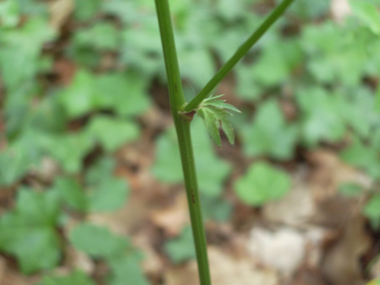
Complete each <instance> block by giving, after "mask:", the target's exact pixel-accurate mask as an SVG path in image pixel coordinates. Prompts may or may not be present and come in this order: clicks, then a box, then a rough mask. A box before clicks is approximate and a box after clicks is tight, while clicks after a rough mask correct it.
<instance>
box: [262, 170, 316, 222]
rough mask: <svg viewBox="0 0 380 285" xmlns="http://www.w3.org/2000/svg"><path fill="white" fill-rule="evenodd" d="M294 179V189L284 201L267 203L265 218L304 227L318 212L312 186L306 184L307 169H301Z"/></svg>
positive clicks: (264, 212) (264, 209) (264, 210)
mask: <svg viewBox="0 0 380 285" xmlns="http://www.w3.org/2000/svg"><path fill="white" fill-rule="evenodd" d="M293 176H294V178H293V185H294V186H293V189H292V190H291V191H290V193H288V194H287V195H286V196H285V197H284V198H283V199H281V200H278V201H274V202H270V203H267V204H266V205H265V206H264V208H263V215H264V218H265V219H266V220H268V221H270V222H275V223H282V224H285V225H289V226H301V225H304V224H305V223H306V222H307V221H309V220H310V218H311V217H312V216H313V215H314V213H315V210H316V205H315V201H314V198H313V195H312V189H311V186H310V185H309V184H308V183H307V182H306V169H305V168H300V169H299V170H298V171H297V173H295V174H294V175H293Z"/></svg>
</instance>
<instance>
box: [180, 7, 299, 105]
mask: <svg viewBox="0 0 380 285" xmlns="http://www.w3.org/2000/svg"><path fill="white" fill-rule="evenodd" d="M293 1H294V0H284V1H283V2H282V3H281V4H280V5H278V6H277V7H276V8H275V9H274V10H273V11H272V12H271V13H270V15H269V16H268V17H267V18H266V19H265V21H264V22H263V23H262V24H261V25H260V27H259V28H258V29H257V30H256V31H255V32H254V33H253V34H252V35H251V36H250V37H249V38H248V40H246V41H245V42H244V43H243V44H242V45H241V46H240V47H239V49H238V50H237V51H236V52H235V54H234V55H233V56H232V57H231V58H230V59H229V60H228V61H227V62H226V63H225V64H224V65H223V66H222V67H221V68H220V69H219V71H218V72H217V73H216V74H215V76H214V77H213V78H211V80H210V81H209V82H208V83H207V84H206V86H205V87H204V88H203V89H202V90H201V91H200V92H199V93H198V95H197V96H195V98H194V99H193V100H191V101H190V102H189V104H187V105H186V106H185V109H184V111H185V112H190V111H191V110H194V109H196V108H197V107H198V106H199V104H200V103H202V101H203V100H204V99H205V98H206V97H207V96H208V95H209V94H210V93H211V92H212V90H214V88H215V87H216V86H217V85H218V84H219V83H220V82H221V81H222V80H223V79H224V77H226V75H227V74H228V73H229V72H230V71H231V70H232V68H233V67H234V66H235V65H236V64H237V63H238V62H239V60H240V59H242V58H243V56H244V55H246V54H247V52H248V51H249V50H250V49H251V48H252V46H253V45H254V44H255V43H256V42H257V41H258V40H259V39H260V38H261V37H262V36H263V35H264V34H265V32H266V31H267V30H268V29H269V28H270V27H271V26H272V25H273V24H274V23H275V22H276V20H277V19H278V18H279V17H280V16H281V15H282V14H283V13H284V12H285V10H286V9H287V8H288V7H289V5H290V4H291V3H292V2H293Z"/></svg>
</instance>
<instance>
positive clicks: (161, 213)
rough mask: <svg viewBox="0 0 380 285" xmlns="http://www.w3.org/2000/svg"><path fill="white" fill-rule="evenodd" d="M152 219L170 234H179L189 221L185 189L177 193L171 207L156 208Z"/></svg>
mask: <svg viewBox="0 0 380 285" xmlns="http://www.w3.org/2000/svg"><path fill="white" fill-rule="evenodd" d="M152 221H153V222H154V223H155V224H156V225H157V226H158V227H160V228H162V229H164V231H165V233H166V234H167V235H168V236H178V235H179V233H180V232H181V230H182V229H183V227H184V226H185V224H188V223H189V213H188V206H187V198H186V194H185V193H184V191H182V192H181V193H180V194H178V195H177V197H176V199H175V202H174V204H173V205H171V206H170V207H167V208H164V209H160V210H154V211H153V212H152Z"/></svg>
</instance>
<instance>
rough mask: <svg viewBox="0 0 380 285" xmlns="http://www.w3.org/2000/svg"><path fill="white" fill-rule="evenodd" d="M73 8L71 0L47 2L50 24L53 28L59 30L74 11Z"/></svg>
mask: <svg viewBox="0 0 380 285" xmlns="http://www.w3.org/2000/svg"><path fill="white" fill-rule="evenodd" d="M74 8H75V7H74V1H73V0H56V1H54V2H52V3H49V10H50V25H51V26H52V27H53V29H54V30H56V31H59V30H60V29H61V27H62V26H63V25H64V24H65V22H66V21H67V19H68V18H69V16H70V15H71V13H72V12H73V11H74Z"/></svg>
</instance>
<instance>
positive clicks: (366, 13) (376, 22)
mask: <svg viewBox="0 0 380 285" xmlns="http://www.w3.org/2000/svg"><path fill="white" fill-rule="evenodd" d="M350 5H351V8H352V10H353V12H354V13H355V15H356V16H357V17H358V18H359V19H360V20H361V21H363V22H364V23H365V24H366V25H367V26H368V28H370V30H371V31H372V32H373V33H375V34H377V35H380V15H379V11H378V9H377V7H376V6H375V5H374V4H372V3H370V2H369V1H365V0H361V1H357V0H355V1H352V0H350Z"/></svg>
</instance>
